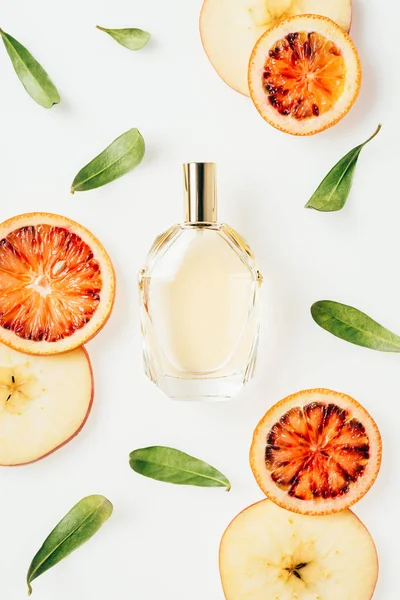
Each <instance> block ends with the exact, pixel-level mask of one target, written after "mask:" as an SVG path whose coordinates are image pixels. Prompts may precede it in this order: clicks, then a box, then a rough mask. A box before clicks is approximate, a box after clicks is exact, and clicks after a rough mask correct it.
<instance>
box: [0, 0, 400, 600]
mask: <svg viewBox="0 0 400 600" xmlns="http://www.w3.org/2000/svg"><path fill="white" fill-rule="evenodd" d="M200 6H201V0H169V1H168V2H166V1H165V0H146V1H143V0H142V1H141V2H139V1H138V0H136V1H132V0H112V1H110V0H69V1H68V2H54V0H2V6H1V13H0V25H1V27H2V28H4V30H5V31H7V32H9V33H11V34H12V35H13V36H15V37H16V38H17V39H18V40H19V41H21V42H22V43H23V44H25V45H26V46H27V47H28V48H29V49H30V51H31V52H32V53H33V54H34V56H35V57H36V58H37V59H38V60H39V61H40V62H41V63H42V64H43V65H44V66H45V68H46V70H47V71H48V72H49V74H50V75H51V77H52V79H53V80H54V82H55V83H56V85H57V87H58V89H59V91H60V93H61V96H62V103H61V104H60V105H59V106H56V107H54V108H53V109H52V110H49V111H46V110H44V109H43V108H41V107H39V106H38V105H36V104H35V103H34V102H33V101H32V100H31V99H30V98H29V97H28V96H27V94H26V93H25V91H24V90H23V88H22V86H21V84H20V83H19V81H18V79H17V78H16V76H15V74H14V72H13V70H12V67H11V64H10V62H9V59H8V56H7V54H6V52H5V49H1V48H0V81H1V94H0V132H1V133H0V152H1V163H0V165H1V167H0V168H1V171H0V175H1V192H0V193H1V203H0V217H1V219H2V220H3V219H6V218H8V217H11V216H13V215H15V214H18V213H22V212H28V211H50V212H55V213H61V214H64V215H66V216H68V217H72V218H73V219H76V220H78V221H80V222H81V223H82V224H83V225H86V226H87V227H89V228H90V229H91V230H92V231H93V233H94V234H95V235H97V236H98V237H99V238H100V240H101V241H102V242H103V243H104V245H105V247H106V248H107V250H108V251H109V253H110V255H111V257H112V260H113V262H114V265H115V268H116V272H117V277H118V293H117V300H116V305H115V309H114V313H113V315H112V317H111V319H110V321H109V323H108V325H107V327H106V328H105V329H104V330H103V331H102V332H101V333H100V335H99V336H98V337H97V338H96V339H95V340H94V341H93V342H91V343H90V345H89V346H88V350H89V352H90V355H91V358H92V362H93V368H94V373H95V380H96V395H95V405H94V408H93V412H92V415H91V417H90V419H89V421H88V423H87V425H86V427H85V429H84V430H83V432H82V433H81V434H80V435H79V437H78V438H76V440H74V441H73V442H72V443H70V444H69V445H68V446H66V447H65V448H63V449H61V450H60V451H58V452H56V453H55V454H53V455H52V456H50V457H48V458H46V459H45V460H43V461H42V462H38V463H36V464H34V465H31V466H27V467H21V468H14V469H13V468H11V469H6V468H3V469H2V470H1V471H0V596H1V597H2V598H6V599H7V600H21V599H22V598H25V595H26V586H25V582H24V579H25V574H26V571H27V568H28V566H29V563H30V560H31V558H32V557H33V554H34V553H35V552H36V550H37V549H38V547H39V546H40V544H41V543H42V541H43V539H44V537H45V536H46V535H47V534H48V533H49V531H50V530H51V528H52V527H53V526H54V525H55V524H56V523H57V522H58V520H59V519H60V518H61V517H62V516H63V515H64V514H65V513H66V512H67V511H68V510H69V509H70V508H71V506H72V505H73V504H75V502H77V501H78V500H79V499H80V498H82V497H83V496H85V495H88V494H93V493H102V494H105V495H106V496H107V497H108V498H109V499H110V500H111V501H112V502H113V504H114V515H113V516H112V518H111V520H110V521H109V522H108V523H107V524H106V525H105V526H104V528H103V529H102V530H101V531H100V532H99V533H98V534H97V535H96V537H95V538H93V539H92V540H90V542H88V544H87V545H85V546H84V547H82V548H81V549H79V550H78V551H77V552H75V553H74V554H73V555H71V556H70V557H69V558H68V559H67V560H65V561H63V562H62V563H60V564H59V565H57V566H56V567H54V568H53V569H51V570H50V571H49V572H47V573H46V574H45V575H43V576H42V577H40V578H39V579H38V580H37V581H36V582H35V583H34V596H35V597H37V598H39V599H42V600H55V599H56V598H57V600H66V599H69V598H76V599H77V600H84V599H86V598H98V599H106V598H113V599H114V598H116V599H121V600H122V599H124V600H129V599H132V600H139V599H140V600H155V599H156V598H163V599H164V600H188V599H190V600H204V599H205V598H207V599H210V600H222V597H223V595H222V591H221V589H220V583H219V575H218V561H217V555H218V544H219V540H220V536H221V534H222V532H223V531H224V529H225V527H226V525H227V524H228V522H229V521H230V520H231V519H232V518H233V517H234V516H235V515H236V514H237V513H238V512H239V511H240V510H242V509H243V508H244V507H246V506H248V505H249V504H251V503H253V502H254V501H257V500H258V499H261V497H262V494H261V492H260V491H259V489H258V487H257V485H256V483H255V481H254V480H253V477H252V474H251V472H250V468H249V465H248V448H249V443H250V440H251V435H252V431H253V429H254V427H255V425H256V423H257V422H258V420H259V418H260V417H261V416H262V415H263V414H264V412H265V411H266V410H267V409H268V407H270V406H271V405H272V404H273V403H275V402H276V401H277V400H279V399H281V398H282V397H284V396H286V395H287V394H290V393H293V392H295V391H297V390H300V389H304V388H308V387H320V386H321V387H329V388H332V389H335V390H338V391H342V392H346V393H348V394H350V395H353V396H354V397H355V398H357V399H358V400H359V401H360V402H361V403H362V404H364V406H365V407H366V408H367V409H368V410H370V412H371V413H372V415H373V416H374V418H375V419H376V421H377V422H378V424H379V426H380V429H381V432H382V435H383V440H384V460H383V465H382V470H381V474H380V476H379V479H378V481H377V483H376V485H375V486H374V488H373V489H372V490H371V492H370V493H369V494H368V495H367V497H366V498H364V499H363V500H362V502H360V504H359V505H358V506H357V507H356V509H355V510H356V512H357V514H358V515H359V516H360V517H361V518H362V520H363V521H364V522H365V523H366V525H367V526H368V528H369V529H370V531H371V533H372V535H373V537H374V539H375V541H376V544H377V547H378V550H379V554H380V564H381V573H380V581H379V585H378V589H377V592H376V595H375V599H376V600H395V599H397V598H398V576H399V575H398V573H399V556H398V537H399V533H400V520H399V496H400V443H399V419H398V415H399V402H400V356H397V355H396V354H392V355H391V354H383V353H377V352H373V351H370V350H366V349H363V348H358V347H356V346H352V345H350V344H346V343H345V342H343V341H341V340H338V339H336V338H334V337H333V336H330V335H329V334H328V333H326V332H324V331H323V330H321V329H319V328H318V327H317V326H316V325H315V324H314V322H313V321H312V319H311V317H310V315H309V308H310V306H311V304H312V303H313V302H314V301H316V300H321V299H332V300H338V301H342V302H345V303H348V304H352V305H354V306H357V307H358V308H360V309H363V310H364V311H365V312H367V313H368V314H370V315H371V316H372V317H374V318H376V319H377V320H378V321H380V322H381V323H383V324H384V325H386V326H387V327H388V328H390V329H392V330H393V331H396V332H397V333H400V309H399V294H400V286H399V272H398V268H399V267H398V265H399V251H400V247H399V223H400V198H399V190H398V180H399V153H398V139H399V134H400V125H399V123H400V121H399V63H398V28H399V20H400V8H399V6H400V5H399V4H398V3H397V2H395V1H394V0H390V1H389V0H386V2H385V3H382V0H368V1H364V2H362V0H354V19H353V28H352V35H353V38H354V40H355V42H356V44H357V46H358V48H359V51H360V54H361V59H362V62H363V66H364V81H363V86H362V91H361V95H360V98H359V100H358V102H357V104H356V106H355V108H354V109H353V110H352V112H351V114H350V115H349V116H348V117H347V118H346V119H345V120H344V121H342V122H341V123H340V124H338V125H337V126H336V127H334V128H333V129H331V130H329V131H327V132H325V133H322V134H320V135H318V136H315V137H313V138H309V139H301V138H292V137H290V136H286V135H284V134H282V133H280V132H278V131H275V130H274V129H272V128H271V127H270V126H269V125H267V124H266V123H265V122H264V121H263V120H262V119H261V118H260V116H259V115H258V113H257V111H256V110H255V109H254V108H253V106H252V103H251V101H250V100H248V99H246V98H244V97H242V96H240V95H238V94H236V93H234V92H233V91H231V90H230V89H229V88H228V87H226V86H225V85H224V83H223V82H222V81H221V80H220V79H219V78H218V76H217V75H216V74H215V73H214V71H213V70H212V68H211V66H210V65H209V63H208V61H207V58H206V56H205V54H204V52H203V49H202V46H201V43H200V39H199V34H198V15H199V11H200ZM96 24H100V25H103V26H105V27H141V28H144V29H147V30H149V31H150V32H151V33H152V35H153V39H152V41H151V43H150V44H149V46H148V47H147V48H146V49H145V50H143V51H141V52H138V53H133V52H130V51H129V50H127V49H125V48H123V47H121V46H119V45H118V44H117V43H116V42H114V41H113V40H112V39H111V38H109V37H108V36H106V35H105V34H103V33H101V32H99V31H97V30H96V29H95V25H96ZM379 122H382V123H383V129H382V132H381V133H380V135H379V136H378V138H376V139H375V140H374V142H373V143H371V145H370V146H368V147H366V148H365V150H364V151H363V153H362V155H361V158H360V162H359V166H358V169H357V174H356V177H355V181H354V187H353V191H352V193H351V197H350V199H349V202H348V205H347V206H346V207H345V209H344V210H343V211H341V212H339V213H332V214H322V213H317V212H314V211H310V210H305V209H304V208H303V206H304V204H305V203H306V201H307V200H308V198H309V196H310V194H311V193H312V192H313V190H314V189H315V187H316V185H317V184H318V183H319V181H320V180H321V179H322V177H323V176H324V175H325V174H326V172H327V171H328V170H329V168H330V167H331V166H332V165H333V164H334V163H335V162H336V161H337V160H338V159H339V158H340V157H341V156H342V155H343V154H345V153H346V152H347V151H348V150H349V149H350V148H352V147H353V146H355V145H357V144H358V143H360V142H362V141H363V140H364V139H366V138H367V137H368V136H369V135H370V134H371V133H372V132H373V131H374V130H375V128H376V126H377V124H378V123H379ZM131 127H138V128H139V129H140V131H141V133H142V134H143V136H144V138H145V140H146V144H147V154H146V158H145V161H144V162H143V164H142V165H141V166H140V167H139V168H138V169H137V170H136V171H134V172H133V173H131V174H129V175H127V176H126V177H125V178H123V179H121V180H119V181H118V182H116V183H113V184H111V185H109V186H107V187H104V188H102V189H99V190H96V191H93V192H86V193H82V194H76V195H75V196H71V195H70V193H69V188H70V184H71V182H72V179H73V177H74V175H75V174H76V172H77V171H78V170H79V169H80V168H81V167H82V166H83V165H84V164H86V163H87V162H88V161H89V160H90V159H91V158H93V156H95V155H96V154H97V153H98V152H100V151H101V150H102V149H103V148H104V147H105V146H107V145H108V144H109V143H110V142H111V141H112V140H113V139H114V138H116V137H117V136H118V135H120V134H121V133H123V132H124V131H126V130H127V129H129V128H131ZM190 160H214V161H216V162H217V163H218V166H219V190H220V216H221V218H222V219H223V220H224V221H226V222H228V223H229V224H230V225H231V226H233V227H235V228H236V229H238V230H239V231H240V232H241V233H242V234H243V235H244V236H245V237H246V238H247V239H248V241H249V242H250V244H251V245H252V247H253V249H254V251H255V254H256V256H257V257H258V261H259V264H260V268H261V270H262V271H263V273H264V276H265V286H264V294H263V305H264V313H265V323H264V327H263V330H262V335H263V337H262V339H263V343H262V349H261V355H260V360H259V368H258V374H257V377H256V380H255V381H254V383H253V384H252V385H250V386H249V387H248V388H247V389H246V390H245V391H244V393H242V394H241V395H240V396H239V397H238V398H237V399H235V400H234V401H232V402H231V403H228V404H183V403H172V402H171V401H169V400H168V399H167V398H165V397H163V395H162V394H161V393H160V392H159V391H158V390H157V388H156V387H154V386H153V385H152V384H151V383H150V382H148V381H147V380H146V378H145V376H144V375H143V372H142V365H141V350H140V329H139V310H138V302H137V291H136V277H137V272H138V270H139V268H140V266H141V264H142V262H143V260H144V257H145V254H146V252H147V250H148V248H149V246H150V244H151V242H152V241H153V238H154V237H155V236H156V235H157V234H159V233H160V232H161V231H163V230H165V229H166V228H167V227H169V225H171V224H172V223H173V222H176V221H179V220H180V219H181V218H182V212H181V210H182V193H181V163H182V162H185V161H190ZM210 343H211V340H210ZM152 444H165V445H171V446H175V447H178V448H180V449H182V450H185V451H187V452H189V453H191V454H193V455H195V456H198V457H200V458H203V459H204V460H207V461H209V462H211V463H212V464H213V465H215V466H216V467H218V468H219V469H220V470H222V471H223V472H224V473H226V474H227V475H228V477H230V479H231V481H232V491H231V492H230V494H227V493H225V492H224V491H223V490H207V489H205V490H203V489H197V488H181V487H174V486H169V485H167V484H162V483H157V482H154V481H151V480H147V479H145V478H141V477H140V476H138V475H136V474H135V473H134V472H133V471H131V470H130V468H129V465H128V454H129V452H130V451H131V450H133V449H135V448H138V447H142V446H147V445H152ZM266 600H268V596H266ZM338 600H340V599H339V598H338Z"/></svg>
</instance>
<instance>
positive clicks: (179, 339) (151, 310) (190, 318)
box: [139, 163, 262, 400]
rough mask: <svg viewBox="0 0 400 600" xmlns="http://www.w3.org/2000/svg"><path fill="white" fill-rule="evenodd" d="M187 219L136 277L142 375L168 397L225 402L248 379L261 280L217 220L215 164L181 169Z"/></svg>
mask: <svg viewBox="0 0 400 600" xmlns="http://www.w3.org/2000/svg"><path fill="white" fill-rule="evenodd" d="M184 184H185V207H186V218H185V222H184V223H183V224H181V225H174V226H173V227H171V228H170V229H168V231H166V232H165V233H163V234H162V235H160V236H159V237H158V238H157V239H156V240H155V242H154V244H153V246H152V248H151V250H150V253H149V255H148V257H147V261H146V265H145V267H144V268H143V270H142V271H141V273H140V278H139V289H140V299H141V322H142V335H143V353H144V365H145V371H146V374H147V376H148V377H149V378H150V379H151V380H152V381H153V382H154V383H155V384H156V385H158V386H159V388H160V389H161V390H162V391H163V392H165V394H166V395H167V396H169V397H170V398H177V399H183V400H194V399H201V400H204V399H215V400H226V399H229V398H231V397H232V396H234V395H235V394H237V392H239V391H240V389H241V388H242V387H243V386H244V384H246V383H247V382H248V381H249V379H250V378H251V377H252V375H253V371H254V366H255V363H256V355H257V345H258V334H259V314H258V297H259V290H260V284H261V281H262V277H261V274H260V272H259V271H258V270H257V265H256V262H255V259H254V256H253V254H252V252H251V250H250V248H249V246H248V245H247V243H246V242H245V241H244V240H243V238H241V237H240V235H239V234H238V233H236V231H234V230H233V229H232V228H231V227H229V226H228V225H224V224H220V223H218V221H217V192H216V179H215V165H214V163H188V164H185V165H184Z"/></svg>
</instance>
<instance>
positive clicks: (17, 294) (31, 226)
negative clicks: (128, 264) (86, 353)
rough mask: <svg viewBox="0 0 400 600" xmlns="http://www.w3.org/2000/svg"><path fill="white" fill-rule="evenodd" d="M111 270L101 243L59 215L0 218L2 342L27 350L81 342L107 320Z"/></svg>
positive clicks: (47, 351) (42, 351)
mask: <svg viewBox="0 0 400 600" xmlns="http://www.w3.org/2000/svg"><path fill="white" fill-rule="evenodd" d="M114 295H115V277H114V271H113V268H112V264H111V261H110V259H109V257H108V255H107V253H106V251H105V250H104V248H103V246H102V245H101V244H100V242H99V241H98V240H97V239H96V238H95V237H94V236H93V235H92V234H91V233H90V232H89V231H88V230H87V229H85V228H84V227H82V226H81V225H79V224H78V223H75V222H74V221H71V220H70V219H67V218H66V217H61V216H58V215H52V214H48V213H30V214H25V215H20V216H17V217H13V218H12V219H9V220H8V221H6V222H4V223H2V224H1V225H0V342H3V343H4V344H6V345H8V346H10V347H11V348H14V349H15V350H20V351H23V352H26V353H28V354H58V353H61V352H66V351H69V350H72V349H74V348H77V347H79V346H82V345H83V344H84V343H85V342H87V341H88V340H89V339H90V338H92V337H93V336H94V335H96V333H97V332H98V331H99V329H101V327H102V326H103V325H104V323H105V322H106V321H107V319H108V317H109V315H110V313H111V309H112V306H113V302H114Z"/></svg>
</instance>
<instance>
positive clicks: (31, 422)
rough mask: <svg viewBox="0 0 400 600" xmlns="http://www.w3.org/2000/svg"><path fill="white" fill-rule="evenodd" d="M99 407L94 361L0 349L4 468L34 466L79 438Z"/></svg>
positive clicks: (78, 355)
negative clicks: (96, 405) (95, 400)
mask: <svg viewBox="0 0 400 600" xmlns="http://www.w3.org/2000/svg"><path fill="white" fill-rule="evenodd" d="M92 402H93V377H92V369H91V365H90V360H89V356H88V354H87V352H86V350H84V349H83V348H78V349H77V350H73V351H72V352H68V353H65V354H62V355H57V356H48V357H44V356H31V355H27V354H22V353H20V352H16V351H15V350H12V349H11V348H8V347H7V346H4V345H3V344H0V465H2V466H13V465H21V464H26V463H30V462H34V461H36V460H39V459H40V458H43V457H44V456H47V455H48V454H50V453H51V452H54V450H57V449H58V448H60V447H61V446H63V445H64V444H66V443H67V442H68V441H69V440H71V439H72V438H73V437H75V436H76V435H77V434H78V433H79V432H80V430H81V429H82V427H83V425H84V424H85V422H86V420H87V418H88V416H89V413H90V409H91V407H92Z"/></svg>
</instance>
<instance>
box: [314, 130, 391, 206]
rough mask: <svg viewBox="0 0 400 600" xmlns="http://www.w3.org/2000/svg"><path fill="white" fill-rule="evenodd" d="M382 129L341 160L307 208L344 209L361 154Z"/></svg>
mask: <svg viewBox="0 0 400 600" xmlns="http://www.w3.org/2000/svg"><path fill="white" fill-rule="evenodd" d="M381 127H382V125H378V128H377V130H376V131H375V133H374V134H373V135H371V137H370V138H368V140H366V141H365V142H364V143H363V144H360V146H356V147H355V148H353V149H352V150H350V152H348V153H347V154H346V156H344V157H343V158H342V159H340V160H339V162H338V163H337V164H336V165H335V166H334V167H333V168H332V169H331V170H330V171H329V173H328V175H327V176H326V177H325V178H324V179H323V180H322V182H321V183H320V185H319V186H318V188H317V189H316V190H315V192H314V193H313V195H312V196H311V198H310V200H309V201H308V202H307V204H306V206H305V208H314V209H315V210H319V211H321V212H333V211H336V210H341V209H342V208H343V206H344V205H345V204H346V201H347V198H348V197H349V194H350V190H351V186H352V183H353V177H354V173H355V170H356V165H357V161H358V157H359V156H360V152H361V150H362V149H363V148H364V146H366V145H367V144H368V143H369V142H370V141H371V140H373V139H374V137H375V136H377V135H378V133H379V132H380V130H381Z"/></svg>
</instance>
